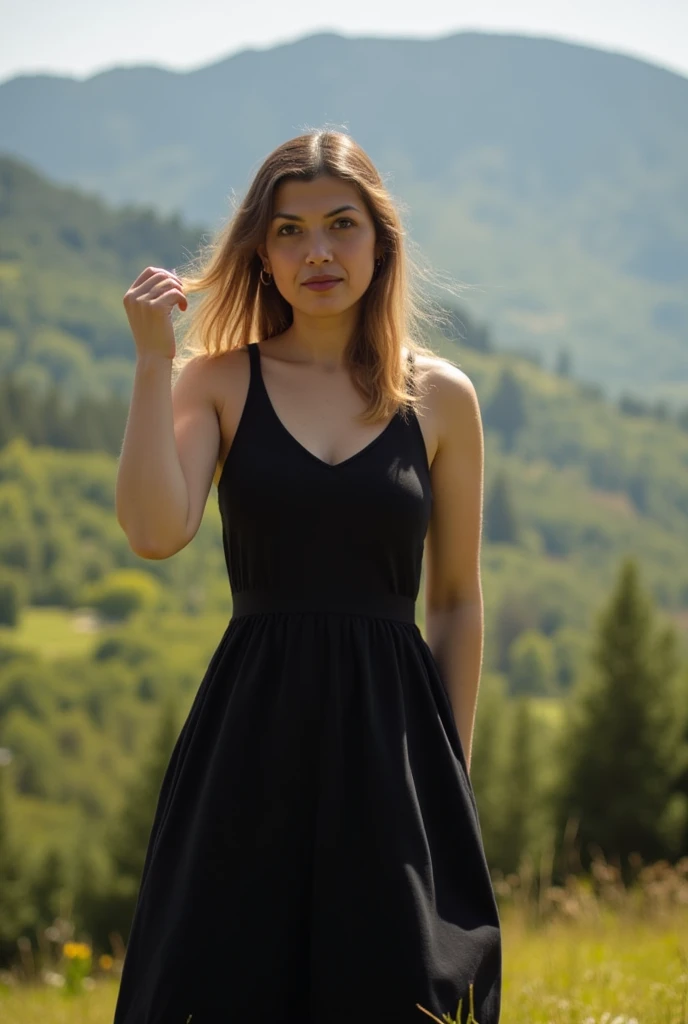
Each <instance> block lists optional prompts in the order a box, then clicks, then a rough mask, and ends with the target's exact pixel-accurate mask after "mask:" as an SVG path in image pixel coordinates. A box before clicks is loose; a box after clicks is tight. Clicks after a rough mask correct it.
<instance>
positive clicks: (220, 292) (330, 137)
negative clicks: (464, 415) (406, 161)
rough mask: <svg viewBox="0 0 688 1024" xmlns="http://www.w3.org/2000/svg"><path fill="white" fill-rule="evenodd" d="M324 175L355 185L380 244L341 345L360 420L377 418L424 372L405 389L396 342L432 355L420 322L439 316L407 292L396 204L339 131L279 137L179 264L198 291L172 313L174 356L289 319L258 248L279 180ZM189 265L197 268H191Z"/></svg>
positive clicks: (212, 349) (254, 335)
mask: <svg viewBox="0 0 688 1024" xmlns="http://www.w3.org/2000/svg"><path fill="white" fill-rule="evenodd" d="M321 175H330V176H331V177H334V178H339V179H341V180H343V181H348V182H351V183H352V184H353V185H355V186H356V187H357V189H358V190H359V192H360V194H361V197H362V198H363V200H364V202H365V203H366V206H367V208H368V210H369V212H370V215H371V217H372V219H373V222H374V225H375V233H376V239H377V241H378V243H379V244H380V248H381V250H382V252H383V253H384V258H383V261H382V264H381V266H380V268H379V272H378V273H377V274H376V276H374V278H373V280H372V281H371V283H370V285H369V287H368V289H367V291H366V292H365V294H364V296H363V300H362V303H361V316H360V322H359V329H358V330H357V331H356V332H354V334H353V337H352V338H351V341H350V342H349V345H348V347H347V350H346V352H345V361H346V365H347V369H348V371H349V373H350V375H351V379H352V381H353V383H354V385H355V386H356V387H357V389H358V390H359V391H360V393H361V394H362V395H363V396H364V398H365V399H366V400H367V401H368V406H367V408H366V411H365V414H364V416H363V419H364V421H365V422H377V421H378V420H380V419H383V418H387V417H388V416H389V415H390V413H391V412H392V411H393V409H395V408H397V407H398V406H399V405H401V406H402V407H406V406H407V404H408V405H412V404H413V403H415V402H416V401H417V398H418V396H419V395H420V394H421V393H422V388H420V387H419V383H420V379H421V377H422V374H419V373H418V370H416V372H415V373H414V383H415V387H414V389H412V390H409V386H408V385H409V382H408V377H407V372H408V371H407V365H406V363H405V361H404V360H403V358H402V352H403V348H404V347H406V348H407V349H408V350H410V351H411V353H412V354H426V355H428V354H429V355H432V354H434V353H433V352H432V350H431V349H429V348H427V347H426V346H425V345H424V344H423V342H422V341H421V337H422V329H423V328H424V327H427V326H428V325H429V324H431V323H435V322H436V320H437V316H436V315H435V314H434V313H433V309H432V306H431V304H430V303H429V302H427V301H424V300H421V299H420V297H419V296H418V295H417V294H415V290H414V288H413V287H412V285H411V283H410V273H409V271H410V269H411V268H410V261H409V256H408V253H407V251H406V246H405V244H404V236H405V231H404V227H403V225H402V222H401V218H400V215H399V212H398V210H397V207H396V205H395V203H394V202H393V200H392V197H391V196H390V194H389V192H388V190H387V188H386V187H385V185H384V183H383V181H382V178H381V176H380V174H379V173H378V171H377V169H376V168H375V166H374V164H373V162H372V161H371V159H370V157H369V156H368V155H367V154H366V153H365V152H364V150H363V149H362V148H361V147H360V146H359V145H358V144H357V143H356V142H354V140H353V139H352V138H351V137H350V136H349V135H346V134H345V133H343V132H339V131H330V130H318V131H312V132H308V133H307V134H305V135H299V136H298V137H297V138H294V139H290V140H289V141H288V142H285V143H283V144H282V145H281V146H278V147H277V149H275V150H274V151H273V152H272V153H270V155H269V156H268V157H267V158H266V159H265V160H264V162H263V164H262V165H261V167H260V168H259V170H258V172H257V173H256V175H255V177H254V179H253V181H252V183H251V185H250V187H249V189H248V192H247V193H246V196H245V197H244V199H243V201H242V202H241V203H240V205H239V206H238V208H237V209H236V211H235V213H234V216H233V217H232V218H231V220H230V221H229V222H228V223H227V224H226V225H225V227H223V228H222V229H221V230H220V231H219V232H218V234H217V235H216V237H215V238H214V240H213V241H212V242H211V243H210V244H209V245H207V246H206V247H205V249H202V250H201V252H200V255H199V256H197V257H196V258H195V259H194V260H191V261H190V262H189V263H187V265H186V266H187V268H188V272H184V268H181V269H179V268H178V270H177V273H178V274H179V276H180V277H181V279H182V281H183V286H184V291H185V292H186V294H187V296H191V295H194V294H195V293H201V294H202V297H201V299H200V301H199V302H198V303H189V308H188V312H187V314H181V315H179V322H180V324H181V327H182V338H181V344H180V355H179V357H178V359H177V364H178V365H179V364H180V363H182V362H184V361H186V360H187V359H188V358H190V357H192V356H193V355H195V354H201V353H203V352H205V354H206V355H207V356H209V357H214V356H219V355H221V354H222V353H224V352H228V351H231V350H233V349H236V348H241V347H243V346H246V345H248V344H250V343H252V342H255V341H260V340H263V339H267V338H271V337H274V336H275V335H277V334H281V333H282V332H283V331H284V330H286V328H288V327H289V326H290V325H291V323H292V320H293V312H292V308H291V306H290V305H289V303H288V302H286V300H285V299H284V298H283V297H282V296H281V295H280V293H279V292H278V290H277V288H274V287H273V288H266V287H264V286H262V285H261V283H260V271H261V269H262V262H261V260H260V257H259V256H258V253H257V251H256V250H257V247H258V245H259V244H260V243H263V242H264V241H265V239H266V236H267V232H268V225H269V223H270V218H271V216H272V213H273V199H274V195H275V191H276V189H277V187H278V186H279V185H280V184H281V183H282V182H283V181H288V180H294V179H296V180H299V181H312V180H313V179H314V178H317V177H319V176H321ZM194 270H195V272H194Z"/></svg>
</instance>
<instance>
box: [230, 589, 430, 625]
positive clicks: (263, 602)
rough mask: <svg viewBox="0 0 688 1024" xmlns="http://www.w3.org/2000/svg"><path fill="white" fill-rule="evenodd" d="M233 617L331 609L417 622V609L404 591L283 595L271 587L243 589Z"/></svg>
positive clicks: (236, 598)
mask: <svg viewBox="0 0 688 1024" xmlns="http://www.w3.org/2000/svg"><path fill="white" fill-rule="evenodd" d="M232 606H233V607H232V618H233V619H238V618H242V617H243V616H244V615H261V614H265V613H266V612H267V613H269V612H277V613H282V614H289V613H290V612H305V613H309V612H310V613H316V612H327V613H333V614H335V615H370V616H372V617H374V618H382V619H398V620H399V621H400V622H410V623H412V624H415V621H416V608H415V601H414V599H413V598H412V597H405V596H404V595H403V594H357V595H352V596H350V595H346V594H312V595H310V596H305V597H304V596H301V595H298V594H286V595H280V594H277V593H274V592H273V591H270V590H240V591H237V592H236V593H234V594H233V595H232Z"/></svg>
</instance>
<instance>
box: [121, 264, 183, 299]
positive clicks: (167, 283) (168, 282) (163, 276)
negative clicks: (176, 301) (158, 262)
mask: <svg viewBox="0 0 688 1024" xmlns="http://www.w3.org/2000/svg"><path fill="white" fill-rule="evenodd" d="M171 286H172V287H174V286H176V287H178V288H179V287H181V282H177V281H176V279H175V278H173V277H170V275H169V272H168V271H167V270H158V271H157V272H156V273H154V274H151V275H149V276H148V277H147V278H146V279H145V280H144V281H143V282H142V283H141V284H140V285H138V287H135V286H134V285H132V287H131V288H130V289H129V294H130V295H131V296H132V297H133V298H134V299H140V298H141V297H142V296H144V295H159V294H160V291H159V289H160V288H169V287H171Z"/></svg>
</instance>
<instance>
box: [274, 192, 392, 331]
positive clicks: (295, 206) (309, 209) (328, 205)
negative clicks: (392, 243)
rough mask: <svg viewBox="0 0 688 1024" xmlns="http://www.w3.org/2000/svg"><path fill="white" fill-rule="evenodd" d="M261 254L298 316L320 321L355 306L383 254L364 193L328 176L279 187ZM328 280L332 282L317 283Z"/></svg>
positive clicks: (283, 294)
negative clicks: (316, 318) (378, 256)
mask: <svg viewBox="0 0 688 1024" xmlns="http://www.w3.org/2000/svg"><path fill="white" fill-rule="evenodd" d="M258 254H259V256H260V257H261V259H262V261H263V266H264V268H265V269H266V270H267V271H268V272H269V273H271V274H272V275H273V277H274V284H275V286H276V287H277V289H278V290H279V292H280V294H281V295H282V296H283V297H284V298H285V299H286V301H287V302H288V303H289V304H290V305H291V306H292V307H293V308H294V311H295V312H296V311H297V310H298V311H299V312H302V313H304V314H306V315H309V316H316V317H318V316H336V315H338V314H341V313H343V312H345V311H346V310H349V309H351V307H353V306H355V304H356V303H357V302H359V301H360V299H361V297H362V295H363V294H364V292H365V291H366V289H367V288H368V285H369V284H370V282H371V279H372V276H373V270H374V268H375V258H376V256H377V255H379V253H377V252H376V239H375V225H374V223H373V220H372V217H371V216H370V214H369V212H368V210H367V208H366V206H365V204H364V202H363V200H362V198H361V195H360V193H359V191H358V190H357V189H356V187H355V186H354V185H352V184H351V183H350V182H348V181H341V180H340V179H339V178H332V177H330V176H328V175H323V176H322V177H319V178H316V179H314V180H313V181H285V182H283V183H282V184H281V185H280V186H279V187H278V188H277V190H276V192H275V198H274V205H273V215H272V220H271V222H270V225H269V227H268V233H267V237H266V240H265V244H264V245H262V246H259V247H258ZM324 277H327V278H330V281H329V282H327V281H321V282H318V281H317V280H313V278H316V279H317V278H324Z"/></svg>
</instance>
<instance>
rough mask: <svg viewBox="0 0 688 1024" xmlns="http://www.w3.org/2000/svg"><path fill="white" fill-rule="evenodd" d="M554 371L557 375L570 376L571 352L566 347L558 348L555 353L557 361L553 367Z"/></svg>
mask: <svg viewBox="0 0 688 1024" xmlns="http://www.w3.org/2000/svg"><path fill="white" fill-rule="evenodd" d="M554 372H555V373H556V374H557V376H559V377H570V376H571V353H570V352H569V350H568V349H567V348H562V349H560V350H559V354H558V355H557V361H556V364H555V367H554Z"/></svg>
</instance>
